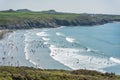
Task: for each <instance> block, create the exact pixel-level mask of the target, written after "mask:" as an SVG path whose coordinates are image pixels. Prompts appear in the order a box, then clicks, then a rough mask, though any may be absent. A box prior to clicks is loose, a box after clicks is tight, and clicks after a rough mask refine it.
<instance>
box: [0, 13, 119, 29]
mask: <svg viewBox="0 0 120 80" xmlns="http://www.w3.org/2000/svg"><path fill="white" fill-rule="evenodd" d="M113 21H120V16H118V15H100V14H99V15H92V14H70V13H69V14H68V13H65V14H64V13H56V14H55V13H54V14H50V13H35V12H34V13H33V12H0V29H31V28H56V27H59V26H80V25H82V26H87V25H89V26H93V25H101V24H105V23H109V22H113Z"/></svg>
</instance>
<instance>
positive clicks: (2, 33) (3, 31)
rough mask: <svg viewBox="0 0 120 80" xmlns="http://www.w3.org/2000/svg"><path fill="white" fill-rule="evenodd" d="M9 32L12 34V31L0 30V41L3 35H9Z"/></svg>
mask: <svg viewBox="0 0 120 80" xmlns="http://www.w3.org/2000/svg"><path fill="white" fill-rule="evenodd" d="M11 32H13V31H12V30H0V39H2V38H3V36H4V34H6V33H11Z"/></svg>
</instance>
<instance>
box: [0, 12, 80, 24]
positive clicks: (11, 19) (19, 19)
mask: <svg viewBox="0 0 120 80" xmlns="http://www.w3.org/2000/svg"><path fill="white" fill-rule="evenodd" d="M78 16H79V15H78V14H47V13H41V12H0V24H14V23H24V21H29V20H33V21H49V20H51V19H53V18H58V19H69V20H70V19H74V18H77V17H78Z"/></svg>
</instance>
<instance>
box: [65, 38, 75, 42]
mask: <svg viewBox="0 0 120 80" xmlns="http://www.w3.org/2000/svg"><path fill="white" fill-rule="evenodd" d="M66 40H67V41H68V42H70V43H72V42H74V41H75V39H73V38H70V37H66Z"/></svg>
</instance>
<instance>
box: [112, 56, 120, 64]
mask: <svg viewBox="0 0 120 80" xmlns="http://www.w3.org/2000/svg"><path fill="white" fill-rule="evenodd" d="M110 60H111V61H113V62H115V63H118V64H120V59H117V58H114V57H110Z"/></svg>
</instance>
